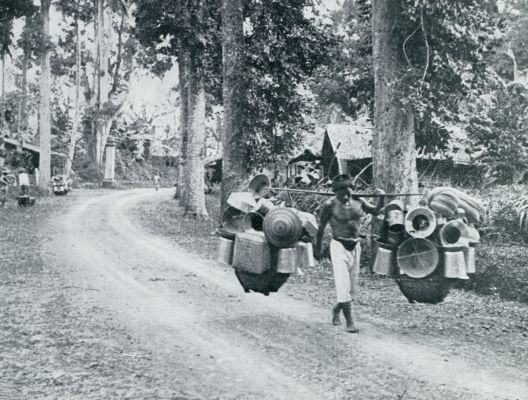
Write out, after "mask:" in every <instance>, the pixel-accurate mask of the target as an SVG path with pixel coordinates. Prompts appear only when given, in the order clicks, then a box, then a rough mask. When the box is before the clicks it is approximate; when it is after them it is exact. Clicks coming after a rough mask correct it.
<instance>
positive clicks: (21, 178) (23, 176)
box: [18, 169, 29, 196]
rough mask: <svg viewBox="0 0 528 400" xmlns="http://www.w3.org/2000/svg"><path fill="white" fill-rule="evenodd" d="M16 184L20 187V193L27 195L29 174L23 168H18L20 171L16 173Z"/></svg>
mask: <svg viewBox="0 0 528 400" xmlns="http://www.w3.org/2000/svg"><path fill="white" fill-rule="evenodd" d="M18 186H19V187H20V195H22V196H27V195H29V175H28V174H27V172H26V170H25V169H20V173H19V175H18Z"/></svg>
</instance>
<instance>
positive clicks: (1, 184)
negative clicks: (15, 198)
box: [0, 169, 9, 207]
mask: <svg viewBox="0 0 528 400" xmlns="http://www.w3.org/2000/svg"><path fill="white" fill-rule="evenodd" d="M8 177H9V170H7V169H5V170H3V171H2V175H1V176H0V206H2V207H3V206H4V204H5V203H6V202H7V194H8V192H9V178H8Z"/></svg>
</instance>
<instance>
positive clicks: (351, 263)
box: [330, 239, 361, 303]
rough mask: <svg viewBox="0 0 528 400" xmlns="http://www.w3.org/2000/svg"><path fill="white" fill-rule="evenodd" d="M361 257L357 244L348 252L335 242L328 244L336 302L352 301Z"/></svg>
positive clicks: (359, 246) (359, 245) (359, 247)
mask: <svg viewBox="0 0 528 400" xmlns="http://www.w3.org/2000/svg"><path fill="white" fill-rule="evenodd" d="M360 256H361V243H359V242H358V243H357V244H356V247H355V248H354V250H352V251H348V250H346V249H345V247H344V246H343V245H342V244H341V243H339V242H338V241H337V240H334V239H332V241H331V242H330V257H332V268H333V270H334V284H335V288H336V295H337V302H338V303H346V302H348V301H352V297H353V296H354V295H355V294H356V291H357V285H358V281H359V258H360Z"/></svg>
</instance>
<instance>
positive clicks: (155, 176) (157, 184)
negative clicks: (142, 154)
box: [154, 173, 161, 192]
mask: <svg viewBox="0 0 528 400" xmlns="http://www.w3.org/2000/svg"><path fill="white" fill-rule="evenodd" d="M160 182H161V177H160V176H159V173H156V175H154V185H155V186H156V192H157V191H158V190H159V189H160Z"/></svg>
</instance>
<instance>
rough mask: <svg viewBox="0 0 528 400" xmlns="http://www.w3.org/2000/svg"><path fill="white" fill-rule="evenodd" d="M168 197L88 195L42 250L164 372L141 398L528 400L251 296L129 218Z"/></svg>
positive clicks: (506, 383) (375, 338) (502, 376)
mask: <svg viewBox="0 0 528 400" xmlns="http://www.w3.org/2000/svg"><path fill="white" fill-rule="evenodd" d="M168 195H170V193H169V192H168V191H164V190H162V191H160V192H158V193H157V194H155V193H154V192H153V191H152V190H135V191H119V192H117V191H116V192H107V193H106V194H104V195H98V196H86V195H82V196H80V197H78V198H77V200H76V202H77V203H76V205H75V206H74V207H72V208H71V210H70V211H69V212H68V213H67V214H65V215H64V216H62V217H61V218H60V220H58V221H56V223H55V224H54V227H53V231H52V233H51V234H50V240H49V242H48V244H47V246H46V248H45V250H44V251H45V254H46V257H47V259H48V260H50V262H53V263H54V264H55V265H61V266H63V268H64V270H65V276H66V279H67V280H68V282H69V283H68V284H69V286H70V287H73V288H77V289H78V290H77V291H76V292H75V293H74V294H72V299H74V301H75V302H77V304H78V306H79V307H80V308H81V309H84V310H86V313H89V315H90V316H91V317H92V319H97V318H102V315H107V316H111V318H109V319H108V322H107V323H108V326H109V329H110V326H111V325H113V324H115V325H116V326H121V327H124V328H123V329H122V330H120V331H119V335H126V336H127V337H128V338H129V339H130V341H129V345H128V346H129V347H128V348H127V349H126V353H127V354H135V353H134V352H135V350H137V349H138V348H141V349H142V354H146V356H145V357H144V358H142V359H141V360H140V359H138V362H137V369H138V370H140V369H141V368H143V366H144V365H148V368H149V370H153V371H156V370H157V371H159V372H160V374H162V376H163V377H164V380H163V387H164V390H165V391H160V392H159V393H158V395H156V396H153V397H148V396H144V397H137V398H174V399H215V398H217V399H528V382H527V377H526V371H520V370H517V369H513V368H510V367H505V366H502V365H498V364H497V363H496V362H495V361H494V360H489V363H487V364H486V365H482V364H480V365H478V364H477V362H476V361H475V360H472V359H469V358H460V357H458V356H457V355H456V354H454V351H453V349H449V350H448V349H445V348H436V347H435V346H434V345H431V346H424V345H423V344H422V345H419V344H417V343H414V342H413V341H412V337H409V336H406V337H397V336H395V335H394V334H391V332H387V331H385V330H383V329H381V328H379V327H377V326H376V325H374V324H372V323H367V322H365V321H364V320H361V319H360V323H359V327H360V329H361V333H360V334H358V335H350V334H346V333H345V332H344V331H343V328H342V327H334V326H332V325H331V324H330V323H329V315H328V310H326V309H321V308H318V307H315V306H313V305H310V304H307V303H304V302H301V301H297V300H293V299H291V298H288V297H286V296H283V295H281V294H280V293H278V294H275V295H270V296H269V297H264V296H262V295H259V294H244V293H243V291H242V289H241V287H240V286H239V284H238V282H237V280H236V277H235V275H234V273H233V271H232V270H231V269H229V268H222V267H219V266H218V265H215V264H214V263H211V262H210V261H205V260H201V259H199V258H197V257H196V256H190V255H188V254H186V253H185V252H184V251H183V250H181V249H180V248H179V247H178V244H177V243H171V242H170V241H168V240H167V239H165V238H163V237H157V236H153V235H151V234H148V233H146V232H144V231H143V230H141V228H139V227H137V226H134V225H133V224H132V223H131V222H130V220H129V218H128V217H127V210H128V209H129V208H130V207H132V206H133V205H134V204H136V203H137V202H139V201H142V200H144V199H145V198H148V197H150V196H168ZM72 301H73V300H72ZM94 310H98V311H94ZM107 318H108V317H107ZM140 372H141V371H131V375H133V374H134V373H136V374H137V373H140ZM160 376H161V375H160ZM85 384H88V385H89V384H90V382H85ZM137 385H138V386H137V389H138V391H139V392H140V390H141V387H140V385H142V383H141V382H140V381H139V380H138V382H137ZM160 390H161V388H160ZM138 391H136V393H138ZM168 393H170V396H169V394H168ZM49 398H54V397H49ZM71 398H74V396H72V397H71ZM129 398H130V397H129Z"/></svg>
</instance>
